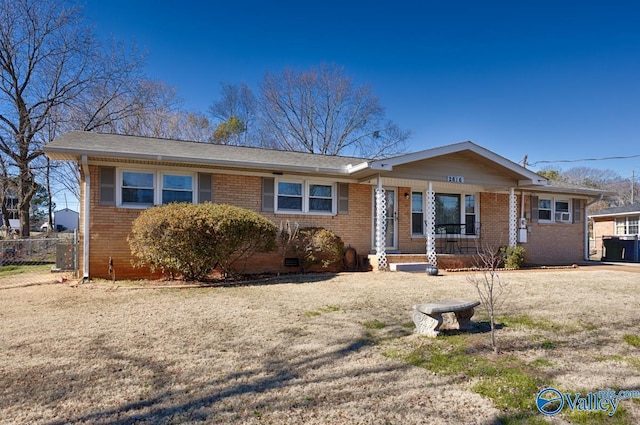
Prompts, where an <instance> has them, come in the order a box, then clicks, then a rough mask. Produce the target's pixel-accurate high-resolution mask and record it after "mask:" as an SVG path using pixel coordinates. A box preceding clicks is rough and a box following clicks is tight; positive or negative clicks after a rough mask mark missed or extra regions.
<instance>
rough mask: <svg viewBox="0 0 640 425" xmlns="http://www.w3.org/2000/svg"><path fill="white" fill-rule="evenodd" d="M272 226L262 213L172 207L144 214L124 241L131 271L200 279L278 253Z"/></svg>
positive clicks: (232, 208)
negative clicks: (135, 268)
mask: <svg viewBox="0 0 640 425" xmlns="http://www.w3.org/2000/svg"><path fill="white" fill-rule="evenodd" d="M276 234H277V228H276V226H275V225H274V224H273V223H272V222H271V221H269V220H268V219H266V218H264V217H263V216H261V215H260V214H257V213H255V212H253V211H249V210H247V209H244V208H240V207H236V206H232V205H226V204H213V203H203V204H186V203H173V204H168V205H162V206H156V207H152V208H149V209H147V210H145V211H143V212H142V213H141V214H140V215H139V216H138V218H137V219H136V220H135V221H134V223H133V227H132V230H131V235H130V236H129V238H128V241H129V246H130V248H131V253H132V255H133V257H134V260H133V261H132V262H133V264H134V266H138V267H142V266H148V267H150V268H151V269H152V270H156V269H160V270H161V271H162V272H163V273H164V274H165V275H167V276H171V277H175V276H177V275H180V276H182V277H183V278H184V279H185V280H202V279H204V278H206V277H207V276H208V275H209V274H210V273H211V272H212V271H213V270H214V269H216V268H219V269H220V271H221V272H222V273H223V275H225V276H228V275H231V274H233V273H234V269H233V267H232V266H233V265H234V263H236V264H237V262H239V261H243V260H246V259H248V258H249V257H250V256H251V255H253V254H255V253H257V252H269V251H273V250H275V248H276Z"/></svg>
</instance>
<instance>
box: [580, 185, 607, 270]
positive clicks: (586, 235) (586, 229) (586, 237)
mask: <svg viewBox="0 0 640 425" xmlns="http://www.w3.org/2000/svg"><path fill="white" fill-rule="evenodd" d="M603 197H604V195H603V194H602V193H601V194H600V196H598V197H597V198H595V199H594V200H592V201H590V202H587V203H586V204H584V215H583V217H584V220H583V221H584V261H589V221H588V220H589V218H588V217H587V207H588V206H589V205H593V204H595V203H596V202H598V201H601V200H602V198H603ZM594 231H595V229H594Z"/></svg>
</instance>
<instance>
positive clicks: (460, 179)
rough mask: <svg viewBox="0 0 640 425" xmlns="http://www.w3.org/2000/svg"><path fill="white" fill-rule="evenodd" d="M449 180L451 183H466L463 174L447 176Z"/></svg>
mask: <svg viewBox="0 0 640 425" xmlns="http://www.w3.org/2000/svg"><path fill="white" fill-rule="evenodd" d="M447 181H448V182H449V183H464V177H463V176H447Z"/></svg>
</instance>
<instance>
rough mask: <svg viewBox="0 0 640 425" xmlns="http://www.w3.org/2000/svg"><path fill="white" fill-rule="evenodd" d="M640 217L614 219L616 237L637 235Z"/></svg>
mask: <svg viewBox="0 0 640 425" xmlns="http://www.w3.org/2000/svg"><path fill="white" fill-rule="evenodd" d="M639 219H640V217H638V216H630V217H617V218H616V235H637V234H638V230H640V226H639V222H640V220H639Z"/></svg>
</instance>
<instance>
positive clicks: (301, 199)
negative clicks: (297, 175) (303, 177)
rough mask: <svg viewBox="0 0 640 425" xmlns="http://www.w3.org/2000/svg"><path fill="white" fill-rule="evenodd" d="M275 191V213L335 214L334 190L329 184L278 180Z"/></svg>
mask: <svg viewBox="0 0 640 425" xmlns="http://www.w3.org/2000/svg"><path fill="white" fill-rule="evenodd" d="M276 190H277V193H276V211H277V212H284V213H287V212H293V213H301V214H307V213H308V214H333V213H335V208H336V190H335V186H334V185H333V184H331V183H321V182H309V181H286V180H280V181H278V182H277V185H276Z"/></svg>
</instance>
